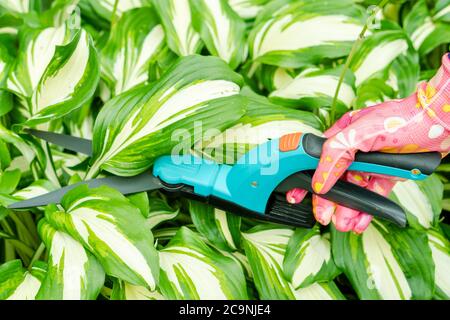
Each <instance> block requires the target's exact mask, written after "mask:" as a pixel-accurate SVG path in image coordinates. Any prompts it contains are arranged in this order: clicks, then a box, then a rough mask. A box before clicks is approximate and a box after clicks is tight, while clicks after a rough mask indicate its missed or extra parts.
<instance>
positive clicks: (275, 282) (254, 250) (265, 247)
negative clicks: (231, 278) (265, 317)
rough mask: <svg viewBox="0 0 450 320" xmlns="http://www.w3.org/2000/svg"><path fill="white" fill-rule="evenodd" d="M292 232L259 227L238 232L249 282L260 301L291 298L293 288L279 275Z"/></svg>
mask: <svg viewBox="0 0 450 320" xmlns="http://www.w3.org/2000/svg"><path fill="white" fill-rule="evenodd" d="M293 234H294V231H293V230H292V229H287V228H281V227H278V228H275V227H273V226H270V225H267V226H265V225H260V226H256V227H254V228H252V229H250V230H249V231H247V232H244V233H242V239H243V245H244V249H245V254H246V256H247V258H248V262H249V264H250V267H251V269H252V273H253V280H254V283H255V286H256V289H257V290H258V293H259V298H260V299H262V300H283V299H295V293H294V288H293V286H292V285H291V284H290V283H289V281H288V280H287V278H286V277H285V275H284V273H283V269H282V268H283V259H284V255H285V252H286V247H287V244H288V242H289V239H290V238H291V237H292V235H293Z"/></svg>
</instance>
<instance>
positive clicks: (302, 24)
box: [249, 0, 365, 68]
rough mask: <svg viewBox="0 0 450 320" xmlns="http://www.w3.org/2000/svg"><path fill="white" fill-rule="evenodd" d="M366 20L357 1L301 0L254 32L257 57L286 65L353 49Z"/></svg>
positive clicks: (253, 52)
mask: <svg viewBox="0 0 450 320" xmlns="http://www.w3.org/2000/svg"><path fill="white" fill-rule="evenodd" d="M364 22H365V13H364V9H363V8H362V7H360V6H358V5H355V4H354V3H353V1H335V2H328V1H324V0H320V1H298V2H291V3H289V4H288V5H286V6H283V7H282V8H281V9H280V10H278V11H277V12H275V13H274V14H273V15H271V16H270V17H269V18H268V19H263V20H261V21H259V23H257V25H256V26H255V28H254V29H253V30H252V32H251V34H250V38H249V41H250V55H251V57H252V58H253V60H254V61H258V62H262V63H266V64H270V65H276V66H281V67H286V68H297V67H301V66H304V65H307V64H311V63H313V64H314V63H317V62H319V61H321V60H322V59H323V58H337V57H342V56H345V55H347V54H348V53H349V52H350V49H351V47H352V43H353V42H354V41H355V40H356V39H357V37H358V35H359V33H360V32H361V30H362V26H363V24H364Z"/></svg>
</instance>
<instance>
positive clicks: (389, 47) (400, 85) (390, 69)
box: [350, 29, 419, 98]
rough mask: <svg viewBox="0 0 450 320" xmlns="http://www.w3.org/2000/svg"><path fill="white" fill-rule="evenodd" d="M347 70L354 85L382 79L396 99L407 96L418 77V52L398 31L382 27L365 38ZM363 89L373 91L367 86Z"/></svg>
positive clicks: (404, 35) (403, 34)
mask: <svg viewBox="0 0 450 320" xmlns="http://www.w3.org/2000/svg"><path fill="white" fill-rule="evenodd" d="M350 69H351V70H352V71H353V73H354V75H355V79H356V80H355V84H356V86H357V88H358V91H357V95H359V94H360V90H359V87H361V86H362V85H364V84H365V83H366V82H367V81H369V80H371V79H382V80H383V81H385V82H387V84H388V85H389V86H390V87H391V88H392V89H393V90H394V91H395V92H397V96H398V97H399V98H403V97H406V96H408V95H410V94H411V93H412V92H414V91H415V89H416V84H417V82H418V79H419V63H418V55H417V52H416V51H415V49H414V47H413V46H412V44H411V41H410V40H409V38H408V36H407V35H406V34H405V33H404V32H403V31H402V30H401V29H395V30H382V31H379V32H375V33H374V34H372V35H371V36H369V37H367V38H366V39H365V40H364V41H363V42H362V43H361V45H360V47H359V48H358V49H357V51H356V53H355V55H354V57H353V59H352V61H351V64H350ZM365 90H375V89H374V88H371V87H367V86H366V88H365Z"/></svg>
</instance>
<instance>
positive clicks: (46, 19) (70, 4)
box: [40, 0, 80, 27]
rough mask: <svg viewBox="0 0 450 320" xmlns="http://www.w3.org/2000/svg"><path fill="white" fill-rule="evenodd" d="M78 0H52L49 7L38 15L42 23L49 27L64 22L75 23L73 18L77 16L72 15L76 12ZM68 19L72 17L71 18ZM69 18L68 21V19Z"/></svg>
mask: <svg viewBox="0 0 450 320" xmlns="http://www.w3.org/2000/svg"><path fill="white" fill-rule="evenodd" d="M79 1H80V0H54V1H53V2H52V4H51V7H50V9H48V10H46V11H44V12H43V13H42V14H41V15H40V20H41V23H42V24H43V25H46V26H47V25H48V26H49V27H59V26H61V25H63V24H65V23H66V22H68V23H69V24H71V23H73V24H75V23H77V21H76V20H75V19H76V18H77V17H76V16H72V15H73V14H74V13H75V15H76V14H77V12H76V11H75V10H76V8H77V5H78V3H79ZM70 19H74V20H71V21H70ZM68 20H69V21H68Z"/></svg>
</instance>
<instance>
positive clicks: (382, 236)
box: [331, 220, 434, 300]
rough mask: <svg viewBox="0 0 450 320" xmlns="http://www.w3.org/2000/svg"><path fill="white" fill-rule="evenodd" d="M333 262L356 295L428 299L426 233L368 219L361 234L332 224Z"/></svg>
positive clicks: (429, 259)
mask: <svg viewBox="0 0 450 320" xmlns="http://www.w3.org/2000/svg"><path fill="white" fill-rule="evenodd" d="M331 243H332V249H333V258H334V261H335V263H336V265H337V266H338V267H339V268H340V269H342V270H343V272H344V273H345V275H346V276H347V278H348V279H349V280H350V283H351V284H352V287H353V289H354V290H355V291H356V293H357V294H358V296H359V298H360V299H391V300H399V299H401V300H405V299H406V300H408V299H430V298H431V297H432V295H433V289H434V265H433V260H432V257H431V250H430V248H429V247H428V239H427V235H426V234H425V233H423V232H419V231H416V230H414V229H411V228H406V229H401V228H398V227H395V226H393V225H390V224H383V223H381V222H379V221H377V220H374V221H372V223H371V224H370V226H369V227H368V228H367V230H366V231H364V233H363V234H362V235H355V234H353V233H343V232H338V231H336V230H335V229H334V228H332V241H331Z"/></svg>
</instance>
